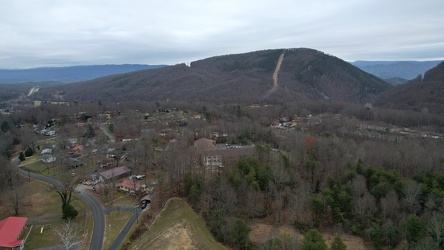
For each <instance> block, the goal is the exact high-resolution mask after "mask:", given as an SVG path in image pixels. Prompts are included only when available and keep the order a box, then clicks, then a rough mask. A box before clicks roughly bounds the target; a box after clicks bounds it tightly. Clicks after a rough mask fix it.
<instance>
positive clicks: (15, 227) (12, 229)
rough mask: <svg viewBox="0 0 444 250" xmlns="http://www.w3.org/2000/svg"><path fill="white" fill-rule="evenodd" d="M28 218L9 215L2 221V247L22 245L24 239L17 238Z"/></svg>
mask: <svg viewBox="0 0 444 250" xmlns="http://www.w3.org/2000/svg"><path fill="white" fill-rule="evenodd" d="M27 220H28V218H24V217H13V216H11V217H8V218H6V219H4V220H1V221H0V247H16V246H20V245H21V244H22V242H23V240H17V239H18V237H19V236H20V233H21V232H22V230H23V227H25V224H26V221H27Z"/></svg>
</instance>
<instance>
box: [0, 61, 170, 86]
mask: <svg viewBox="0 0 444 250" xmlns="http://www.w3.org/2000/svg"><path fill="white" fill-rule="evenodd" d="M163 66H164V65H144V64H123V65H89V66H71V67H48V68H33V69H0V83H23V82H43V81H54V82H64V83H66V82H78V81H85V80H90V79H94V78H99V77H103V76H107V75H114V74H122V73H127V72H132V71H137V70H143V69H154V68H159V67H163Z"/></svg>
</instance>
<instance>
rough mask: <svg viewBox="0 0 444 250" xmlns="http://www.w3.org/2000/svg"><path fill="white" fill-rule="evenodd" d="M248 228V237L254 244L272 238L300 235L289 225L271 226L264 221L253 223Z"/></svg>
mask: <svg viewBox="0 0 444 250" xmlns="http://www.w3.org/2000/svg"><path fill="white" fill-rule="evenodd" d="M250 229H251V231H250V234H249V237H250V240H251V241H252V242H253V243H255V244H262V243H265V242H267V241H269V240H271V239H273V238H282V237H285V238H293V239H294V238H296V239H300V238H301V235H300V234H299V233H298V232H296V230H294V229H293V228H291V227H289V226H280V227H273V226H271V225H268V224H264V223H255V224H253V225H251V226H250Z"/></svg>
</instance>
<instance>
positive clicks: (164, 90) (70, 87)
mask: <svg viewBox="0 0 444 250" xmlns="http://www.w3.org/2000/svg"><path fill="white" fill-rule="evenodd" d="M390 88H391V86H390V84H388V83H387V82H385V81H383V80H381V79H380V78H377V77H375V76H373V75H371V74H369V73H366V72H364V71H362V70H360V69H358V68H356V67H354V66H353V65H351V64H350V63H348V62H345V61H343V60H341V59H339V58H337V57H334V56H331V55H327V54H325V53H323V52H320V51H316V50H313V49H306V48H300V49H275V50H263V51H256V52H249V53H244V54H235V55H225V56H216V57H211V58H207V59H203V60H199V61H195V62H192V63H191V64H190V66H187V65H185V64H179V65H175V66H166V67H162V68H158V69H150V70H140V71H136V72H130V73H125V74H119V75H113V76H106V77H102V78H98V79H94V80H89V81H84V82H77V83H70V84H64V85H57V86H51V87H46V88H41V89H40V91H38V92H37V93H36V94H35V95H34V97H35V98H37V99H40V100H61V101H124V100H145V101H165V100H179V101H183V100H189V101H208V102H212V103H253V102H281V103H285V102H287V101H295V100H303V99H328V100H334V101H344V102H360V103H363V102H366V101H369V100H371V99H372V98H373V97H375V96H376V95H377V94H378V93H380V92H382V91H385V90H388V89H390Z"/></svg>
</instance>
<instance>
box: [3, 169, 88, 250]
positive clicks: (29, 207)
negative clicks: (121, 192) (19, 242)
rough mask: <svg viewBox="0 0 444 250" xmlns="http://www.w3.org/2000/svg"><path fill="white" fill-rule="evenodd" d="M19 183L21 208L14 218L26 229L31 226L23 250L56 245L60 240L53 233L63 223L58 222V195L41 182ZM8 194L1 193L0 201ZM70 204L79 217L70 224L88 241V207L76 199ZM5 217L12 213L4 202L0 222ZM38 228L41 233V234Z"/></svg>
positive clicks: (74, 197)
mask: <svg viewBox="0 0 444 250" xmlns="http://www.w3.org/2000/svg"><path fill="white" fill-rule="evenodd" d="M23 181H24V182H25V183H23V185H22V187H21V188H20V190H21V192H23V199H22V200H23V204H22V206H21V207H20V209H19V215H18V216H20V217H27V218H28V222H27V225H33V228H32V230H31V233H30V234H29V238H28V239H27V241H26V243H25V247H26V248H27V249H35V248H42V247H49V246H55V245H59V244H60V238H59V236H58V235H57V230H58V229H59V228H60V226H61V225H62V223H64V220H62V219H61V215H62V212H61V201H60V197H59V195H58V194H57V193H56V192H55V191H51V190H50V187H49V186H48V185H45V184H43V183H41V182H38V181H31V182H28V179H27V178H23ZM11 192H12V191H7V192H3V193H1V194H0V200H1V201H8V197H9V195H10V194H11ZM71 204H72V205H73V206H74V207H75V208H76V209H77V210H78V211H79V215H78V216H77V217H76V218H75V220H74V222H75V223H76V224H77V229H78V232H79V236H82V235H83V236H84V237H85V239H89V237H90V234H91V232H92V227H93V225H92V219H91V216H90V213H88V211H89V207H88V205H87V204H85V203H84V202H83V201H81V200H80V199H78V198H77V197H76V196H73V197H72V202H71ZM86 214H88V216H87V217H88V218H87V220H86V223H85V217H86V216H85V215H86ZM8 216H14V211H13V210H12V208H11V206H10V205H9V204H8V202H3V203H1V204H0V220H1V219H5V218H7V217H8ZM42 227H43V231H42V232H41V228H42ZM84 230H85V231H84ZM84 232H86V234H84Z"/></svg>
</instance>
